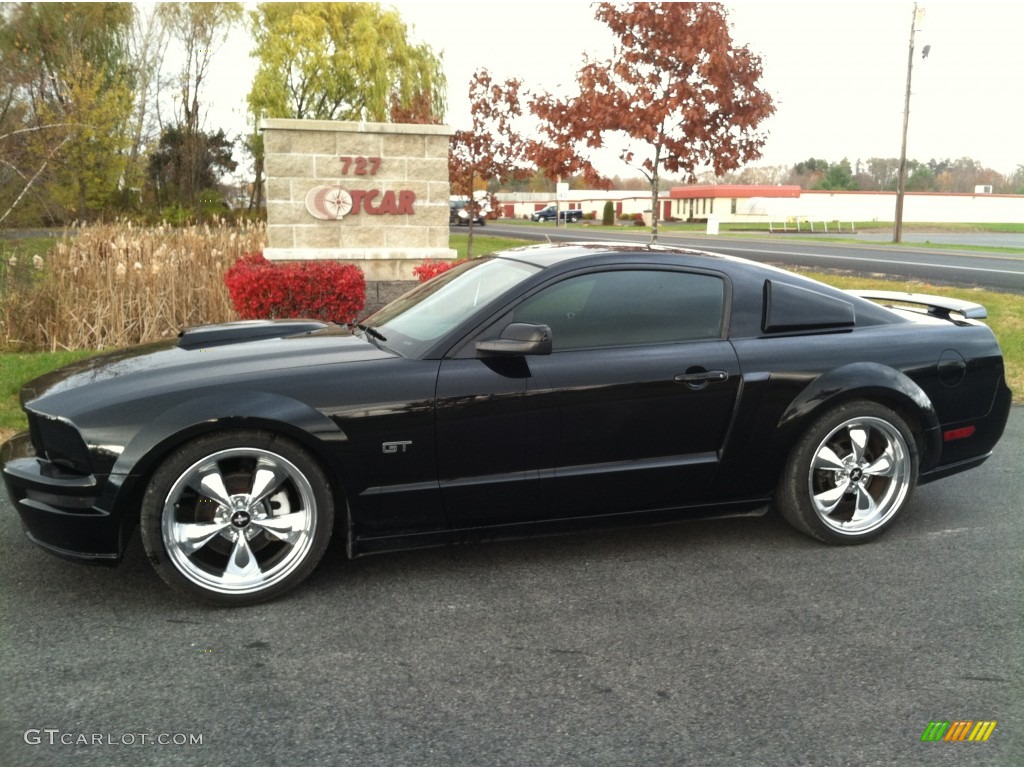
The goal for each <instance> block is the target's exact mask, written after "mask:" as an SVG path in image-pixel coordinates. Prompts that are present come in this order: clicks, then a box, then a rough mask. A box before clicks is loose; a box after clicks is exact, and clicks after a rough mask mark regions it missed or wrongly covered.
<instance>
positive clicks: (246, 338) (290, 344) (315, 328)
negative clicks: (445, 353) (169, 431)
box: [21, 320, 394, 410]
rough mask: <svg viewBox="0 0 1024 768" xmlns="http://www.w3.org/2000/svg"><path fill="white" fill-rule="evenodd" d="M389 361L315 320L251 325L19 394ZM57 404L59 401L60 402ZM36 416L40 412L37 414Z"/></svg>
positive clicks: (29, 396) (194, 331)
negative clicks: (348, 363) (347, 363)
mask: <svg viewBox="0 0 1024 768" xmlns="http://www.w3.org/2000/svg"><path fill="white" fill-rule="evenodd" d="M389 357H394V354H393V353H390V352H385V351H382V350H380V349H379V348H377V347H376V346H374V345H373V344H371V343H369V342H368V341H365V340H363V339H362V338H359V337H357V336H353V335H352V334H351V333H350V332H349V330H348V329H346V328H344V327H342V326H339V325H331V324H327V323H322V322H319V321H315V320H301V321H299V320H278V321H275V320H256V321H242V322H238V323H224V324H221V325H210V326H201V327H197V328H190V329H187V330H185V331H183V332H182V333H181V335H180V336H179V338H178V340H176V341H171V340H169V341H161V342H156V343H153V344H145V345H140V346H137V347H130V348H128V349H123V350H118V351H116V352H108V353H105V354H101V355H97V356H95V357H91V358H87V359H85V360H80V361H78V362H76V363H72V364H71V365H68V366H65V367H64V368H60V369H58V370H56V371H52V372H50V373H47V374H44V375H43V376H40V377H39V378H36V379H33V380H32V381H30V382H28V383H27V384H25V385H24V386H23V387H22V389H21V402H22V404H23V405H28V404H29V403H35V404H36V406H39V405H41V403H38V402H37V401H40V400H42V399H50V398H55V397H58V396H61V395H66V394H68V393H78V392H80V391H81V390H82V389H83V388H90V389H91V388H93V387H95V386H96V385H98V384H103V385H104V388H105V389H106V390H109V394H110V395H112V396H116V393H117V392H121V393H123V394H125V395H127V394H129V393H130V392H135V393H137V392H138V391H140V390H142V391H148V392H154V391H157V390H160V389H164V388H168V387H170V388H182V387H186V388H187V387H189V386H192V385H202V384H203V383H204V382H205V383H211V382H214V381H216V380H217V379H223V378H228V377H232V378H246V377H247V376H251V375H259V374H268V373H270V372H272V371H278V370H282V369H289V370H294V369H298V368H306V367H312V366H317V365H327V364H334V363H339V362H358V361H367V360H378V359H381V358H389ZM60 399H62V400H63V399H64V398H60ZM43 410H46V409H45V408H43Z"/></svg>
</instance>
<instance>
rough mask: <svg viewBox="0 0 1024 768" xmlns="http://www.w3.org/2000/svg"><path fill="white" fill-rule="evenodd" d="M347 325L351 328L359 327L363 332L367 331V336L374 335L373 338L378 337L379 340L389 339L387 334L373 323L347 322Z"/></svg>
mask: <svg viewBox="0 0 1024 768" xmlns="http://www.w3.org/2000/svg"><path fill="white" fill-rule="evenodd" d="M345 325H346V326H347V327H348V328H349V329H350V330H351V329H352V328H357V329H358V330H360V331H362V332H363V333H365V334H366V335H367V336H372V337H373V338H375V339H377V340H378V341H387V340H388V337H387V336H385V335H384V334H383V333H381V332H380V331H378V330H377V329H376V328H374V327H373V326H372V325H364V324H363V323H345Z"/></svg>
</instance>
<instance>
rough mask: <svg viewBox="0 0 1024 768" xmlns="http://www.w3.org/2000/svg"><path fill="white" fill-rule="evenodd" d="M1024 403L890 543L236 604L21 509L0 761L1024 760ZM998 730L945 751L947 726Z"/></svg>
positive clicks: (483, 557) (764, 542) (512, 554)
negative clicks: (32, 526) (59, 546)
mask: <svg viewBox="0 0 1024 768" xmlns="http://www.w3.org/2000/svg"><path fill="white" fill-rule="evenodd" d="M1022 454H1024V409H1022V408H1019V407H1018V408H1015V409H1014V410H1013V412H1012V414H1011V417H1010V423H1009V426H1008V430H1007V433H1006V435H1005V436H1004V438H1003V440H1002V442H1001V443H1000V444H999V446H998V447H997V453H996V455H995V456H994V457H993V458H992V459H991V460H990V461H989V462H988V463H986V464H985V465H983V466H982V467H980V468H978V469H976V470H974V471H971V472H968V473H965V474H962V475H959V476H956V477H953V478H949V479H946V480H943V481H939V482H937V483H934V484H931V485H928V486H924V487H921V488H920V489H918V491H917V493H916V495H915V497H914V499H913V501H912V503H911V505H910V507H909V508H908V509H907V510H906V511H905V514H904V518H903V519H902V520H901V521H900V523H899V524H898V525H897V526H896V527H895V528H894V529H892V530H891V531H890V532H888V533H887V534H886V535H885V536H883V537H882V538H881V539H879V540H877V541H875V542H873V543H869V544H866V545H862V546H856V547H845V548H837V547H829V546H825V545H822V544H819V543H816V542H814V541H811V540H810V539H807V538H805V537H804V536H802V535H800V534H798V533H796V532H795V531H792V530H791V529H790V528H789V527H788V526H786V525H785V524H784V523H783V522H782V521H780V520H778V519H776V518H775V517H773V516H767V517H762V518H736V519H730V520H719V521H713V522H701V523H687V524H680V525H669V526H661V527H655V528H644V529H636V530H629V531H624V532H623V531H619V532H597V533H589V534H583V535H576V536H573V537H553V538H545V539H539V540H532V541H519V542H506V543H497V544H480V545H473V546H464V547H453V548H447V549H437V550H429V551H420V552H408V553H400V554H391V555H382V556H376V557H370V558H365V559H362V560H358V561H355V562H348V561H346V560H345V559H344V557H343V553H342V551H341V546H340V545H339V546H335V547H333V549H332V551H330V552H329V553H328V556H327V558H326V559H325V561H324V563H322V565H321V567H320V568H319V569H318V570H317V571H316V572H315V573H314V574H313V576H312V577H311V578H310V580H309V581H308V582H307V583H306V584H305V585H303V586H301V587H300V588H299V589H298V590H297V591H295V592H293V593H291V594H290V595H288V596H286V597H285V598H283V599H281V600H278V601H277V602H274V603H271V604H267V605H262V606H255V607H251V608H245V609H235V610H226V609H213V608H207V607H203V606H201V605H197V604H194V603H192V602H190V601H188V600H187V599H186V598H183V597H179V596H177V595H175V594H174V593H172V592H170V591H169V590H168V589H166V588H165V587H164V585H163V583H162V582H161V581H160V580H159V579H158V578H157V576H156V575H155V574H154V573H153V571H152V570H151V569H150V567H149V565H148V564H147V562H146V561H145V558H144V556H143V554H142V552H141V547H140V545H139V542H138V540H137V539H136V540H135V541H134V542H133V544H132V546H131V549H130V552H129V555H128V557H127V559H126V561H125V562H124V563H123V564H122V566H121V567H120V568H118V569H102V568H89V567H86V566H79V565H75V564H72V563H67V562H64V561H61V560H58V559H56V558H53V557H50V556H49V555H47V554H45V553H43V552H41V551H39V550H37V549H36V548H34V547H32V546H31V545H30V544H29V543H28V542H27V540H26V539H25V538H24V537H23V535H22V534H21V532H20V530H19V529H18V525H17V523H16V521H15V518H14V513H13V511H12V509H11V507H10V504H9V503H8V502H7V500H6V498H4V499H2V500H0V521H2V522H3V526H2V527H0V572H2V574H3V584H4V589H3V598H4V599H3V624H2V626H3V630H2V631H3V643H2V644H0V676H2V677H0V679H2V681H3V683H2V694H0V697H2V698H0V764H3V765H222V764H224V765H244V764H249V765H303V764H313V765H319V764H331V765H348V764H358V765H385V764H387V765H405V764H408V765H492V764H493V765H551V764H556V765H560V764H573V765H575V764H584V765H666V764H670V765H685V764H703V765H760V764H768V765H775V764H784V765H1020V764H1021V763H1022V759H1024V631H1022V630H1024V627H1022V617H1024V579H1022V576H1024V554H1022V553H1024V516H1022V515H1021V511H1022V503H1021V502H1022V499H1024V476H1022V473H1021V471H1020V470H1021V460H1020V457H1021V455H1022ZM956 720H971V721H996V723H997V725H996V727H995V729H994V731H993V732H992V734H991V736H990V737H989V739H988V740H987V741H985V742H966V741H965V742H943V741H938V742H922V741H921V737H922V734H923V733H924V731H925V729H926V728H928V726H929V723H931V722H935V721H956Z"/></svg>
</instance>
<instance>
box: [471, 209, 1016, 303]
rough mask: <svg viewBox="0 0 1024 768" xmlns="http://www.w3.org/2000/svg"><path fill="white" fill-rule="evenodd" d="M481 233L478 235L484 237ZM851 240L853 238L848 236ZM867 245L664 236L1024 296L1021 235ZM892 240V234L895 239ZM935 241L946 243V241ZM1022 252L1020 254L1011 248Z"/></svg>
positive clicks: (538, 233) (499, 229)
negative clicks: (949, 243) (982, 248)
mask: <svg viewBox="0 0 1024 768" xmlns="http://www.w3.org/2000/svg"><path fill="white" fill-rule="evenodd" d="M479 232H483V233H484V234H487V235H499V236H504V237H515V238H522V239H526V240H539V241H544V240H550V241H553V242H565V241H589V242H593V241H601V242H607V241H615V242H627V243H640V244H646V243H649V242H650V239H651V233H650V230H649V229H646V228H643V227H635V228H628V227H627V228H623V227H614V228H608V227H601V226H592V225H588V224H569V225H568V226H559V227H555V226H554V224H553V223H552V224H550V225H547V224H510V223H507V222H501V221H497V222H494V223H492V224H488V225H487V227H486V229H483V230H479ZM479 232H478V233H479ZM842 237H843V238H849V237H850V235H849V233H845V234H844V235H843V236H842ZM858 237H860V239H861V240H863V242H857V243H849V242H841V243H837V242H835V239H836V238H835V237H832V236H828V235H815V236H800V237H796V236H792V235H773V236H767V235H761V236H756V235H746V236H736V235H729V234H727V233H726V234H722V235H705V234H701V233H695V232H680V231H673V230H670V229H669V230H662V231H661V232H660V233H659V235H658V244H659V245H667V246H677V247H681V248H695V249H698V250H705V251H713V252H715V253H723V254H726V255H729V256H738V257H740V258H745V259H751V260H753V261H759V262H766V263H769V264H776V265H779V266H782V267H805V268H808V269H816V270H821V271H834V270H838V271H841V272H847V273H853V274H859V275H864V276H868V277H875V276H885V277H893V278H901V279H907V280H918V281H921V282H924V283H930V284H934V285H938V286H956V287H959V288H963V287H970V286H977V287H979V288H988V289H992V290H996V291H1005V292H1010V293H1019V294H1024V247H1022V246H1021V244H1020V243H1021V236H1020V235H1019V234H1013V233H1009V234H1004V233H956V234H955V235H954V237H956V238H957V239H958V240H959V243H958V244H959V245H961V246H970V245H972V244H974V243H978V244H986V245H992V244H993V243H994V242H995V241H998V242H1000V243H1001V244H1002V245H1003V246H1004V247H1005V248H1006V249H1007V250H1001V251H994V252H979V251H975V250H970V249H969V248H967V247H964V248H953V247H946V248H934V247H932V243H929V242H925V243H921V242H917V243H912V242H909V241H910V240H912V239H914V238H916V237H917V234H914V233H908V234H907V235H906V237H905V240H907V241H908V242H906V243H904V245H902V246H893V245H892V244H889V243H886V242H879V241H875V242H872V238H873V237H875V236H858ZM890 237H891V236H890ZM926 237H933V238H934V242H935V243H937V242H939V239H938V238H939V236H938V235H926ZM1013 248H1020V250H1019V251H1016V250H1009V249H1013Z"/></svg>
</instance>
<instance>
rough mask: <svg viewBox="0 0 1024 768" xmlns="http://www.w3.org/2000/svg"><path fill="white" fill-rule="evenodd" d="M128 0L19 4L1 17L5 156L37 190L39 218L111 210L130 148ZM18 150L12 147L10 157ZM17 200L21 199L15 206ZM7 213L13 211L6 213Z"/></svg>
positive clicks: (25, 182) (1, 148) (131, 89)
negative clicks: (10, 139) (12, 139)
mask: <svg viewBox="0 0 1024 768" xmlns="http://www.w3.org/2000/svg"><path fill="white" fill-rule="evenodd" d="M132 19H133V8H132V6H131V5H129V4H126V3H20V4H17V5H10V6H6V7H5V8H4V9H3V13H2V16H0V68H2V70H3V71H4V73H5V78H6V80H7V83H8V85H7V86H6V88H5V89H4V91H3V93H2V94H0V98H2V99H3V104H4V105H6V106H0V120H3V121H5V123H6V126H7V129H8V135H10V136H12V137H13V136H17V137H18V139H17V141H15V142H13V143H8V142H4V143H3V144H2V145H0V153H2V154H0V159H2V160H3V163H2V164H5V165H6V167H7V168H8V170H11V169H13V171H12V173H13V174H14V175H15V176H16V177H18V178H20V179H21V185H22V189H21V191H20V192H19V193H18V197H17V200H18V201H20V200H22V199H23V197H24V192H25V191H26V190H27V189H28V188H29V187H30V186H33V185H34V186H35V189H34V190H33V194H32V196H33V198H34V199H35V201H36V202H37V204H38V210H39V213H40V215H44V216H45V217H46V218H49V219H51V220H56V221H61V220H65V219H66V218H67V217H69V216H75V217H79V218H90V217H93V216H95V215H97V214H98V213H100V212H102V211H103V210H105V209H107V208H109V207H111V206H112V205H114V203H115V202H116V200H117V199H118V189H119V187H120V186H121V184H122V180H123V176H124V170H125V164H126V156H127V152H128V151H129V148H130V146H131V143H132V136H131V129H130V122H131V120H130V118H131V112H132V104H133V96H134V80H133V74H134V73H133V71H132V68H131V66H130V63H129V61H128V53H127V51H128V49H127V36H128V34H127V33H128V30H129V27H130V25H131V22H132ZM12 150H14V151H12ZM15 202H17V201H15ZM8 210H10V209H8Z"/></svg>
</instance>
